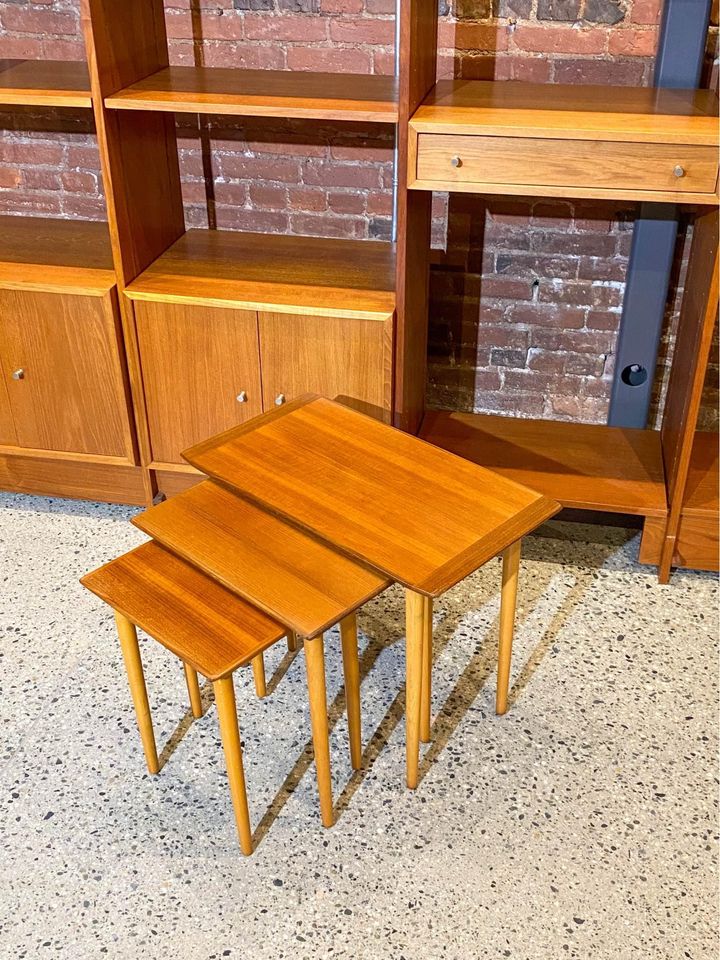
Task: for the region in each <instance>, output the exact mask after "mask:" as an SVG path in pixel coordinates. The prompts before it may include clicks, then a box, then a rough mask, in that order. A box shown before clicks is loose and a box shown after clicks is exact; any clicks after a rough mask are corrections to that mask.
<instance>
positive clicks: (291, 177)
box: [0, 0, 717, 423]
mask: <svg viewBox="0 0 720 960" xmlns="http://www.w3.org/2000/svg"><path fill="white" fill-rule="evenodd" d="M78 6H79V2H78V0H36V2H34V3H30V2H27V0H12V2H7V0H0V57H33V58H41V57H44V58H53V57H54V58H63V59H79V58H82V57H83V56H84V51H83V47H82V40H81V37H80V30H79V22H78ZM659 6H660V2H659V0H440V12H441V20H440V32H439V40H440V43H439V56H438V74H439V75H440V76H461V77H473V78H491V77H496V78H500V79H518V80H535V81H539V82H570V83H606V84H647V83H648V82H650V78H651V72H652V58H653V55H654V51H655V47H656V44H657V37H658V21H659ZM393 9H394V5H393V3H392V2H388V0H213V2H212V3H211V2H210V0H167V2H166V12H167V23H168V33H169V36H170V38H171V40H170V44H171V59H172V62H174V63H204V64H205V65H208V66H222V65H226V66H245V67H264V68H276V69H294V70H297V69H299V70H302V69H326V70H332V71H354V72H360V73H365V72H367V73H370V72H374V73H390V72H392V69H393V29H394V24H393ZM715 22H717V18H715ZM716 45H717V29H716V28H715V29H714V30H713V31H712V32H711V38H710V45H709V50H714V49H715V47H716ZM0 122H1V124H2V131H0V211H2V212H26V211H27V212H30V211H34V212H37V213H46V214H49V215H59V216H69V217H94V218H102V217H103V216H104V207H103V198H102V185H101V183H100V178H99V174H98V169H99V164H98V158H97V151H96V149H95V145H94V140H93V137H92V132H91V129H90V128H89V127H88V125H87V121H86V120H85V119H84V118H83V117H82V115H80V114H78V115H76V116H71V117H68V116H67V115H64V116H63V118H58V117H54V118H49V117H48V115H47V114H45V115H43V116H41V117H39V116H33V115H32V114H31V113H24V114H23V113H22V112H21V113H19V114H14V115H5V116H0ZM179 132H180V156H181V167H182V172H183V182H184V192H185V200H186V216H187V220H188V224H190V225H204V224H206V223H208V222H210V223H211V224H213V225H217V226H219V227H223V228H230V229H233V228H243V229H252V230H259V231H272V232H291V233H298V234H324V235H328V236H348V237H360V238H386V237H388V236H389V232H390V213H391V184H392V164H391V161H392V140H391V137H390V134H389V132H388V129H387V128H385V127H382V126H376V127H367V128H363V127H362V126H360V125H348V126H343V125H340V124H332V123H326V124H308V123H303V122H292V121H286V122H279V121H278V122H274V121H273V122H271V121H256V120H248V121H244V120H240V121H237V122H233V121H232V120H231V121H230V122H228V120H227V119H223V118H219V117H210V118H204V119H201V120H200V121H198V120H197V119H196V118H185V119H183V120H182V121H181V123H180V131H179ZM435 212H436V217H435V227H434V266H433V271H432V289H431V300H432V310H431V327H430V351H429V357H430V383H429V395H428V398H429V401H430V402H431V403H432V404H433V405H440V406H447V407H453V408H461V409H475V410H479V411H497V412H502V413H519V414H521V415H527V416H546V417H561V418H567V419H579V420H586V421H597V422H602V421H603V420H604V419H605V417H606V414H607V402H608V396H609V388H610V377H611V374H612V364H613V354H614V350H615V344H616V338H617V328H618V322H619V317H620V310H621V306H622V295H623V277H624V273H625V269H626V266H627V257H628V253H629V245H630V238H631V226H632V219H633V216H634V212H635V208H634V207H633V206H632V205H630V206H620V205H617V204H611V203H597V204H587V203H563V202H557V203H555V202H548V201H547V200H539V199H538V200H524V199H522V200H517V201H515V200H510V199H495V200H487V201H486V200H484V199H482V198H478V197H465V196H459V195H453V196H452V197H451V198H449V199H448V198H447V197H443V196H438V197H437V198H436V201H435ZM682 252H683V248H682V244H680V245H679V259H678V271H677V277H676V286H677V285H678V284H680V283H681V279H682V269H681V267H682ZM676 301H677V296H674V297H673V298H672V299H671V308H670V310H669V316H668V324H667V328H668V337H667V340H668V344H669V343H670V342H671V339H672V337H671V334H672V320H673V304H674V303H675V302H676ZM668 344H666V345H665V346H664V350H663V356H664V357H666V356H667V354H668V353H669V346H668ZM710 379H711V380H712V381H713V382H712V383H710V384H709V391H708V399H709V402H710V404H711V405H713V401H714V399H716V396H717V368H716V367H715V368H714V369H713V371H712V372H711V378H710ZM662 386H663V377H662V376H661V377H660V378H659V382H658V393H659V394H661V392H662ZM713 420H714V413H712V412H711V410H710V406H709V407H708V412H706V414H705V422H706V423H711V422H713Z"/></svg>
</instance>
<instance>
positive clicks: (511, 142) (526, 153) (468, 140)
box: [417, 133, 718, 193]
mask: <svg viewBox="0 0 720 960" xmlns="http://www.w3.org/2000/svg"><path fill="white" fill-rule="evenodd" d="M717 174H718V155H717V150H715V149H714V148H713V147H704V146H693V145H690V146H689V145H686V144H682V145H680V146H678V145H674V144H664V143H644V144H640V143H615V142H610V141H604V140H599V141H593V142H590V141H586V140H541V139H535V138H523V137H475V136H462V135H457V134H453V135H450V134H430V133H421V134H420V135H419V136H418V145H417V177H418V179H419V180H437V181H443V182H445V183H447V184H453V183H478V184H482V183H488V184H489V183H494V184H522V185H525V186H538V187H539V186H547V187H562V186H568V187H583V188H586V189H592V188H593V187H595V188H603V189H606V190H648V191H652V190H658V191H660V190H662V191H665V192H668V191H672V192H678V193H686V192H687V193H712V192H713V191H714V190H715V184H716V181H717Z"/></svg>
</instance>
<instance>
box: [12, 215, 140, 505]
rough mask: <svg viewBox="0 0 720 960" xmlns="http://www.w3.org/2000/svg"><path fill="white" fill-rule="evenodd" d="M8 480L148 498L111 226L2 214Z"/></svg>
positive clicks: (24, 486) (46, 488)
mask: <svg viewBox="0 0 720 960" xmlns="http://www.w3.org/2000/svg"><path fill="white" fill-rule="evenodd" d="M0 375H1V378H2V388H1V389H0V486H1V487H2V488H4V489H10V490H16V491H20V492H27V493H49V494H55V495H60V496H83V497H93V498H94V499H100V500H111V501H114V500H117V501H120V502H124V503H142V502H144V500H145V491H144V487H143V481H142V476H141V471H140V470H139V469H138V468H137V467H136V466H135V462H136V450H135V434H134V428H133V425H132V422H131V418H130V410H129V397H128V391H127V371H126V368H125V361H124V349H123V345H122V332H121V328H120V322H119V314H118V303H117V294H116V289H115V273H114V270H113V267H112V257H111V251H110V238H109V235H108V229H107V224H103V223H83V222H77V221H71V220H55V219H46V218H35V217H7V216H3V217H0Z"/></svg>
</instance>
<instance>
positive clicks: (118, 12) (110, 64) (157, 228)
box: [81, 0, 185, 501]
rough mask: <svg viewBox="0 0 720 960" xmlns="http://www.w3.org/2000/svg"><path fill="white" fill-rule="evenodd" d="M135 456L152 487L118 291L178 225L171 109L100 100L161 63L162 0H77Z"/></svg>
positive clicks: (135, 370)
mask: <svg viewBox="0 0 720 960" xmlns="http://www.w3.org/2000/svg"><path fill="white" fill-rule="evenodd" d="M81 16H82V27H83V34H84V36H85V47H86V50H87V57H88V67H89V71H90V85H91V89H92V100H93V111H94V114H95V125H96V129H97V137H98V146H99V148H100V162H101V169H102V175H103V184H104V187H105V195H106V202H107V211H108V221H109V226H110V240H111V245H112V253H113V262H114V265H115V271H116V274H117V283H118V293H119V300H120V310H121V316H122V322H123V332H124V337H125V348H126V353H127V363H128V370H129V374H130V382H131V387H132V398H133V410H134V414H135V423H136V427H137V435H138V444H139V449H140V462H141V466H142V467H143V476H144V484H145V495H146V498H147V500H148V501H151V500H152V499H153V496H154V494H155V492H156V488H155V481H154V475H153V473H152V472H151V471H150V470H149V469H148V464H149V463H150V462H151V460H152V453H151V449H150V439H149V435H148V427H147V414H146V410H145V400H144V393H143V385H142V374H141V368H140V357H139V351H138V344H137V333H136V330H135V319H134V313H133V308H132V304H131V303H130V301H129V300H128V299H127V298H126V297H125V296H124V295H123V294H124V290H125V288H126V287H127V285H128V284H129V283H131V282H132V281H133V280H134V279H135V278H136V277H137V276H138V275H139V274H140V273H141V272H142V271H143V270H145V269H146V268H147V267H148V266H149V265H150V264H151V263H152V262H153V261H154V260H155V259H156V258H157V257H159V256H160V254H161V253H163V252H164V251H165V250H166V249H167V247H168V246H170V244H172V243H174V242H175V240H177V239H178V237H180V236H181V235H182V234H183V233H184V231H185V221H184V214H183V204H182V192H181V187H180V166H179V161H178V153H177V136H176V132H175V119H174V116H173V114H162V113H150V112H137V113H135V112H127V113H126V112H124V111H120V110H107V109H106V107H105V98H106V97H109V96H111V95H112V94H113V93H117V91H118V90H120V89H122V88H123V87H124V86H127V85H128V84H131V83H135V82H136V81H138V80H142V79H143V78H144V77H146V76H148V75H149V74H151V73H153V72H154V71H156V70H159V69H161V68H162V67H165V66H167V65H168V49H167V35H166V30H165V14H164V6H163V2H162V0H81Z"/></svg>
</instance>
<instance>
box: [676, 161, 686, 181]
mask: <svg viewBox="0 0 720 960" xmlns="http://www.w3.org/2000/svg"><path fill="white" fill-rule="evenodd" d="M673 173H674V174H675V176H676V177H678V179H679V178H680V177H684V176H685V167H681V166H680V164H678V165H677V166H676V167H675V168H674V170H673Z"/></svg>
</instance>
